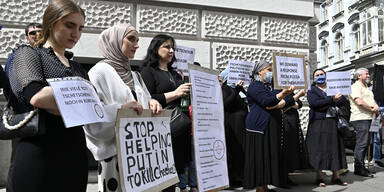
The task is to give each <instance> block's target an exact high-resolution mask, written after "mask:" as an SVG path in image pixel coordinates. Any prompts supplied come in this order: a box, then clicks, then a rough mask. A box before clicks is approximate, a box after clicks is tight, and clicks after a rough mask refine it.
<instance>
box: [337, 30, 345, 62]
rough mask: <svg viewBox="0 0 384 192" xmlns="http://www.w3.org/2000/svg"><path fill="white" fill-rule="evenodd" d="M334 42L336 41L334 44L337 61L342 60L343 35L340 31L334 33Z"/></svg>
mask: <svg viewBox="0 0 384 192" xmlns="http://www.w3.org/2000/svg"><path fill="white" fill-rule="evenodd" d="M335 42H336V46H337V58H338V61H340V60H343V55H344V46H343V35H341V33H338V34H337V35H336V39H335Z"/></svg>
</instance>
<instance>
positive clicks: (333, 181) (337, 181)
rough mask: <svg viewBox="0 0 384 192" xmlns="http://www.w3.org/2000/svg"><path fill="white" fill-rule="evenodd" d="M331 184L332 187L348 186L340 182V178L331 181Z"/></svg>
mask: <svg viewBox="0 0 384 192" xmlns="http://www.w3.org/2000/svg"><path fill="white" fill-rule="evenodd" d="M331 183H332V184H334V185H341V186H346V185H348V183H347V182H345V181H343V180H341V179H340V178H337V179H332V181H331Z"/></svg>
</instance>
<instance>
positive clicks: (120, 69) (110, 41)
mask: <svg viewBox="0 0 384 192" xmlns="http://www.w3.org/2000/svg"><path fill="white" fill-rule="evenodd" d="M131 31H136V29H135V28H134V27H133V26H132V25H130V24H118V25H115V26H113V27H110V28H108V29H106V30H104V31H103V32H102V33H101V34H100V36H99V40H98V45H99V49H100V51H101V54H102V55H103V57H104V58H105V59H104V62H106V63H108V64H109V65H111V66H112V67H113V68H114V69H115V70H116V72H117V74H118V75H119V76H120V78H121V79H122V80H123V81H124V83H125V84H126V85H128V86H129V88H130V89H131V90H135V89H134V82H133V77H132V71H131V66H130V64H129V59H128V58H127V57H126V56H124V55H123V52H122V51H121V46H122V45H123V39H124V37H125V36H127V34H128V33H129V32H131Z"/></svg>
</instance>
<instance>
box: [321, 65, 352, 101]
mask: <svg viewBox="0 0 384 192" xmlns="http://www.w3.org/2000/svg"><path fill="white" fill-rule="evenodd" d="M326 82H327V96H333V95H336V94H337V93H339V92H340V93H341V94H343V95H349V94H351V73H350V72H349V71H344V72H327V75H326Z"/></svg>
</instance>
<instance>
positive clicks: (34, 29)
mask: <svg viewBox="0 0 384 192" xmlns="http://www.w3.org/2000/svg"><path fill="white" fill-rule="evenodd" d="M41 30H42V26H41V24H39V23H30V24H28V25H27V27H26V28H25V36H26V39H27V43H28V44H29V45H31V46H33V45H34V44H35V42H36V39H37V36H38V35H39V33H41ZM12 59H13V52H12V53H11V55H9V57H8V59H7V62H6V63H5V73H6V74H7V76H8V68H9V65H10V64H11V61H12Z"/></svg>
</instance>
